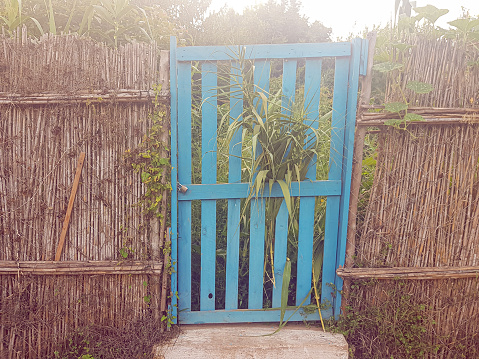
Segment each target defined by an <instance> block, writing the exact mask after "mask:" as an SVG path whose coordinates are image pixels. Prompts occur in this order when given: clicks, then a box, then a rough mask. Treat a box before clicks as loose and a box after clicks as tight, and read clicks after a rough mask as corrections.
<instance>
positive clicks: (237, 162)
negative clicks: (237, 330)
mask: <svg viewBox="0 0 479 359" xmlns="http://www.w3.org/2000/svg"><path fill="white" fill-rule="evenodd" d="M239 66H240V64H239V63H238V62H233V63H232V64H231V92H233V94H232V95H231V98H230V114H231V117H232V119H230V122H233V119H237V120H239V121H241V119H242V117H241V114H242V112H243V93H242V92H241V86H242V84H243V78H242V77H241V68H240V67H239ZM235 91H237V92H235ZM241 149H242V142H241V129H239V130H238V131H237V132H236V133H235V134H234V136H233V138H232V139H231V142H230V144H229V154H230V155H229V172H228V182H229V183H238V182H241ZM240 211H241V200H240V199H230V200H228V224H227V231H228V232H227V243H226V293H225V309H237V308H238V266H239V237H240V236H239V235H240V215H241V213H240Z"/></svg>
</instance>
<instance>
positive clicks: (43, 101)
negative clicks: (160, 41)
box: [0, 33, 168, 358]
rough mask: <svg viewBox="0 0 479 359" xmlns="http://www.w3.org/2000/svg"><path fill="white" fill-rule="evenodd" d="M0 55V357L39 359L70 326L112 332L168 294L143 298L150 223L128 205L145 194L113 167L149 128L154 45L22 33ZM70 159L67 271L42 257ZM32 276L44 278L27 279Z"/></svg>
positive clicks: (56, 232) (56, 231)
mask: <svg viewBox="0 0 479 359" xmlns="http://www.w3.org/2000/svg"><path fill="white" fill-rule="evenodd" d="M0 47H1V50H2V51H1V52H0V72H1V75H2V82H1V83H0V92H1V93H0V107H1V109H2V111H1V116H2V120H1V121H0V193H2V195H1V196H0V261H1V262H0V270H3V272H1V273H7V272H8V273H10V274H2V275H0V284H1V285H0V306H1V307H2V321H1V323H0V353H1V354H0V357H2V358H3V357H9V356H14V355H16V356H18V357H21V358H50V357H54V354H53V351H54V347H55V345H57V344H59V343H62V342H63V340H64V339H65V338H66V336H67V335H68V334H69V333H72V332H73V331H75V330H76V329H79V328H82V327H83V326H86V325H88V324H91V323H96V324H98V325H104V326H110V327H116V328H121V327H122V326H125V325H126V324H128V323H131V322H132V321H134V320H140V319H142V318H145V317H146V316H148V315H149V313H150V311H151V310H155V308H154V304H152V303H147V301H146V300H145V298H150V296H151V297H154V296H155V295H156V299H158V298H160V297H161V296H163V295H164V296H166V295H168V293H164V291H161V293H157V294H155V293H154V292H155V290H156V288H161V285H160V283H159V282H160V281H159V279H160V278H162V277H161V276H160V275H161V274H163V265H164V264H163V257H162V256H160V258H158V259H156V260H155V262H152V261H151V258H150V256H151V238H150V235H151V233H150V231H149V230H148V227H149V219H147V218H146V217H145V215H144V214H143V212H142V210H141V208H140V207H139V206H137V204H138V202H139V201H140V199H141V198H142V195H143V194H144V193H145V188H144V185H143V184H142V183H141V181H140V179H139V175H138V174H137V173H134V172H133V171H132V170H131V167H128V166H127V165H126V164H125V162H124V160H123V155H124V153H125V151H126V150H128V149H133V148H135V147H136V146H137V145H138V143H139V142H140V141H141V139H142V136H143V135H144V134H145V133H146V132H147V129H148V127H149V126H150V119H149V114H150V112H151V111H152V109H153V104H152V103H151V101H150V100H151V98H152V97H154V93H153V92H152V89H153V85H155V84H156V83H157V81H158V80H157V77H158V68H159V66H158V61H159V53H158V51H157V49H156V47H155V45H154V44H139V43H134V44H129V45H126V46H124V47H121V48H119V49H117V50H115V49H110V48H107V47H105V46H103V45H101V44H96V43H94V42H92V41H89V40H86V39H81V38H79V37H76V36H74V35H68V36H53V35H48V34H47V35H44V36H43V37H42V38H41V39H40V40H39V41H37V42H32V41H30V40H29V39H28V38H27V37H26V35H25V33H22V34H20V33H19V34H17V35H16V36H15V37H13V38H9V37H2V39H1V41H0ZM127 57H129V58H127ZM165 91H167V89H166V88H165V89H164V91H163V92H161V93H160V101H163V100H166V99H167V97H166V92H165ZM100 97H101V99H102V100H100V99H99V98H100ZM2 101H3V102H2ZM165 121H168V119H165ZM165 136H166V139H167V138H168V130H167V127H165ZM80 152H85V154H86V155H85V157H86V159H85V164H84V168H83V172H82V174H81V178H80V186H79V189H78V192H77V198H76V200H75V205H74V211H73V212H72V216H71V220H70V226H69V231H68V235H67V237H66V241H65V246H64V250H63V256H64V257H63V258H64V260H65V261H64V262H62V264H64V263H67V264H66V265H67V266H68V267H61V266H60V267H55V266H54V264H53V262H46V261H48V260H51V259H52V258H53V256H54V254H55V246H56V243H57V241H58V238H59V236H60V231H61V228H62V222H63V219H64V217H65V212H66V210H67V204H68V196H69V194H70V191H71V185H72V184H71V181H72V178H71V175H72V173H73V172H74V170H75V168H76V159H77V158H78V155H79V154H80ZM164 198H165V201H166V200H167V198H168V193H167V192H165V193H164ZM163 204H164V208H162V214H163V215H165V216H166V210H167V202H162V205H163ZM164 232H165V231H164V230H161V227H160V230H159V232H158V233H159V236H158V237H159V238H158V240H159V244H160V245H159V246H158V245H157V249H156V251H160V252H161V250H162V246H163V245H164V238H163V236H164ZM122 249H123V250H124V251H123V252H122V253H123V254H126V255H127V258H126V259H127V260H126V261H125V259H124V258H123V256H122V255H121V254H120V250H122ZM125 251H126V252H125ZM4 261H7V262H4ZM12 261H13V262H15V264H14V265H13V266H16V270H15V272H10V269H12V270H13V268H12V263H13V262H12ZM42 261H43V262H42ZM27 262H28V263H27ZM1 263H3V264H1ZM7 263H10V264H7ZM76 263H77V264H76ZM19 266H20V267H22V269H21V270H20V272H19ZM42 266H43V267H42ZM29 271H30V272H31V274H28V272H29ZM40 273H42V274H47V273H50V274H55V275H32V274H40ZM140 273H141V274H140ZM66 274H71V275H66ZM160 301H161V299H159V300H158V303H160ZM15 303H21V305H22V307H21V308H22V310H19V308H20V307H18V306H15V305H16V304H15ZM158 306H159V304H158V305H157V307H158ZM4 308H6V309H5V311H3V309H4ZM7 308H8V309H7ZM5 313H6V314H5ZM4 314H5V315H4ZM23 315H25V317H24V316H23ZM22 323H23V324H22Z"/></svg>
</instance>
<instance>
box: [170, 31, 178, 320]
mask: <svg viewBox="0 0 479 359" xmlns="http://www.w3.org/2000/svg"><path fill="white" fill-rule="evenodd" d="M176 76H177V72H176V38H174V37H172V38H171V39H170V94H171V98H170V121H171V130H170V131H171V183H172V184H173V185H172V187H173V188H175V183H177V182H178V148H177V145H178V144H177V142H176V139H177V138H178V127H177V126H178V112H177V111H178V107H177V105H178V88H177V79H176ZM177 198H178V197H177V192H176V191H172V192H171V227H170V239H171V259H172V261H171V267H172V272H171V288H172V290H175V291H176V289H177V288H178V261H177V259H178V199H177ZM169 310H170V311H171V314H172V317H173V321H174V323H175V324H177V323H178V299H177V297H176V293H175V295H173V296H172V297H171V305H170V308H169Z"/></svg>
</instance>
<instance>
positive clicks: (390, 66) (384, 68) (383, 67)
mask: <svg viewBox="0 0 479 359" xmlns="http://www.w3.org/2000/svg"><path fill="white" fill-rule="evenodd" d="M402 67H403V65H402V64H398V63H395V62H389V61H386V62H381V63H379V64H374V66H373V70H376V71H379V72H390V71H394V70H398V69H401V68H402Z"/></svg>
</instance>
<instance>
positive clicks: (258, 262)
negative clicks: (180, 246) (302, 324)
mask: <svg viewBox="0 0 479 359" xmlns="http://www.w3.org/2000/svg"><path fill="white" fill-rule="evenodd" d="M270 69H271V63H270V61H267V60H258V61H255V68H254V72H253V76H254V83H255V85H256V91H262V92H263V93H265V94H266V96H268V92H269V74H270ZM253 105H254V106H255V107H256V109H257V111H258V113H260V114H261V106H262V105H263V104H262V101H258V100H255V103H254V104H253ZM260 153H261V148H257V149H256V155H257V156H258V155H259V154H260ZM254 170H255V171H256V170H258V169H254ZM264 236H265V199H262V198H261V199H259V198H257V199H253V200H252V201H251V214H250V248H249V249H250V253H249V284H248V308H249V309H261V308H262V307H263V267H264Z"/></svg>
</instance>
